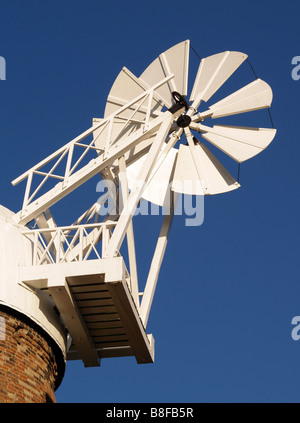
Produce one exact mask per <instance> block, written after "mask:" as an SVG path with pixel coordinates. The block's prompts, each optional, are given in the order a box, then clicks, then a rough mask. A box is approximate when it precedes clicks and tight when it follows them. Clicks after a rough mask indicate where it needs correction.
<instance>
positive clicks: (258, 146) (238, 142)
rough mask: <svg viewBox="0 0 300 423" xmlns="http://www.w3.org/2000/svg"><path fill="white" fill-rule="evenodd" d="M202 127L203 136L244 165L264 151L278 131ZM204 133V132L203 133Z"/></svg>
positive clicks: (234, 127)
mask: <svg viewBox="0 0 300 423" xmlns="http://www.w3.org/2000/svg"><path fill="white" fill-rule="evenodd" d="M199 126H200V127H201V135H202V137H203V138H205V139H206V140H207V141H209V142H211V143H212V144H214V145H215V146H216V147H218V148H219V149H220V150H222V151H223V152H224V153H226V154H228V155H229V156H230V157H232V158H233V159H234V160H236V161H237V162H239V163H242V162H243V161H245V160H248V159H250V158H251V157H254V156H255V155H256V154H258V153H260V152H261V151H263V150H264V149H265V148H266V147H267V146H268V145H269V144H270V142H271V141H272V140H273V138H274V137H275V134H276V129H268V128H245V127H239V126H218V125H215V126H214V127H213V128H209V127H207V126H204V125H199ZM202 131H203V132H202Z"/></svg>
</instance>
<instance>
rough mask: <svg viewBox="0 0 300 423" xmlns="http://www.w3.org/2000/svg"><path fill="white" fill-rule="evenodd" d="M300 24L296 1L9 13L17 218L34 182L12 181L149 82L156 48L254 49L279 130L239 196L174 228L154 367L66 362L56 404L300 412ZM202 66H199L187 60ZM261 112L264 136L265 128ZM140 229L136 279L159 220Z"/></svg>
mask: <svg viewBox="0 0 300 423" xmlns="http://www.w3.org/2000/svg"><path fill="white" fill-rule="evenodd" d="M299 14H300V5H299V4H298V3H297V2H295V1H287V2H285V3H284V5H283V3H282V2H281V1H265V0H260V1H258V0H253V1H252V2H246V1H230V0H228V1H218V0H216V1H214V2H201V1H190V2H182V1H177V0H173V1H169V0H164V1H157V0H153V1H151V2H141V1H137V0H127V1H120V0H115V1H110V2H103V1H96V0H86V1H78V0H72V1H71V0H64V1H58V0H52V1H43V2H41V1H37V0H28V1H26V2H24V1H17V0H10V1H9V2H5V4H4V2H3V4H1V8H0V19H1V20H0V22H1V24H0V56H3V57H5V59H6V63H7V80H6V81H0V139H1V155H0V175H1V176H0V192H1V201H0V202H1V204H3V205H4V206H6V207H8V208H10V209H11V210H13V211H15V212H17V211H18V210H19V209H20V207H21V205H22V198H21V195H22V193H23V189H24V187H21V186H18V187H16V188H13V187H12V186H11V185H10V182H11V180H13V179H14V178H15V177H17V176H18V175H20V174H21V173H22V172H23V171H25V170H27V169H28V168H30V167H31V166H32V165H34V164H35V163H37V162H38V161H40V160H41V159H43V158H44V157H46V156H47V155H48V154H50V153H52V152H53V151H55V150H56V149H58V148H59V147H60V146H61V145H63V144H65V143H66V142H67V141H69V140H70V139H72V138H73V137H75V136H76V135H78V134H79V133H80V132H82V131H83V130H85V129H86V128H88V127H89V126H90V124H91V119H92V118H93V117H102V116H103V111H104V107H105V102H106V97H107V94H108V92H109V90H110V87H111V85H112V83H113V81H114V79H115V77H116V76H117V74H118V73H119V71H120V70H121V68H122V67H123V66H126V67H128V68H129V69H130V70H131V71H132V72H133V73H134V74H136V75H137V76H139V75H140V74H141V73H142V71H143V70H144V69H145V68H146V66H147V65H148V64H149V63H150V62H151V61H152V60H153V59H154V58H155V57H156V56H157V55H159V54H160V53H161V52H163V51H165V50H166V49H168V48H169V47H171V46H173V45H174V44H176V43H178V42H180V41H183V40H185V39H190V40H191V44H192V46H193V47H194V49H195V50H196V51H197V53H198V54H199V55H200V56H201V57H205V56H209V55H211V54H214V53H218V52H222V51H225V50H236V51H242V52H245V53H247V54H248V55H249V59H250V61H251V63H252V65H253V67H254V69H255V71H256V73H257V74H258V76H259V77H261V78H262V79H264V80H266V81H267V82H268V83H269V84H270V85H271V87H272V89H273V93H274V100H273V104H272V109H271V111H272V117H273V121H274V125H275V127H276V128H277V129H278V133H277V135H276V138H275V140H274V141H273V143H272V144H271V145H270V147H269V148H268V149H267V150H266V151H264V152H263V153H262V154H260V155H259V156H257V157H255V158H253V159H251V160H249V161H248V162H246V163H245V164H243V165H242V167H241V179H240V182H241V185H242V188H241V189H239V190H236V191H234V192H232V193H229V194H224V195H221V196H215V197H211V198H207V199H206V200H205V219H204V224H203V225H202V226H199V227H196V228H193V227H190V228H188V227H185V225H184V218H183V217H180V216H178V217H176V218H175V221H174V224H173V228H172V232H171V236H170V240H169V244H168V247H167V252H166V255H165V259H164V262H163V266H162V269H161V273H160V277H159V283H158V288H157V291H156V295H155V299H154V304H153V307H152V311H151V315H150V320H149V324H148V328H147V331H148V333H152V334H153V336H154V338H155V342H156V360H155V363H154V364H152V365H150V364H148V365H137V364H136V362H135V359H134V358H122V359H107V360H103V361H102V365H101V367H100V368H92V369H85V368H84V366H83V365H82V363H81V362H72V363H69V362H68V363H67V368H66V374H65V378H64V380H63V382H62V384H61V386H60V388H59V389H58V390H57V392H56V398H57V401H58V402H94V403H99V402H104V403H106V402H116V403H118V402H299V399H300V387H299V379H300V360H299V358H300V341H298V342H296V341H294V340H293V339H292V338H291V330H292V325H291V320H292V318H293V317H294V316H296V315H300V278H299V252H300V251H299V250H300V249H299V235H300V234H299V208H300V201H299V181H300V170H299V157H300V138H299V128H300V119H299V117H300V112H299V111H300V104H299V103H300V81H294V80H293V79H292V77H291V71H292V65H291V61H292V58H293V57H294V56H297V55H300V43H299V41H300V40H299ZM191 60H192V61H193V64H194V65H192V66H194V67H195V66H196V64H197V57H196V55H193V53H192V52H191ZM244 66H245V70H244V72H245V75H246V73H247V72H248V74H247V75H248V76H247V77H249V78H250V80H252V79H253V78H252V75H251V69H250V68H249V67H248V68H247V65H246V64H244ZM195 69H196V67H195ZM241 75H244V74H241ZM241 78H244V76H241ZM245 78H246V76H245ZM192 79H193V77H192V76H191V80H192ZM236 88H240V86H237V87H236ZM261 113H262V114H261V115H260V116H259V125H261V126H267V127H268V126H270V122H269V120H268V116H267V112H266V111H261ZM255 116H256V115H255ZM257 116H258V115H257ZM247 119H248V118H246V117H245V121H244V122H245V126H246V125H247V124H248V120H247ZM228 124H229V121H228ZM232 169H233V174H234V176H235V173H234V172H236V167H233V168H232ZM232 169H230V170H232ZM80 193H81V194H80V195H81V197H79V203H81V204H83V203H85V201H86V204H87V206H89V205H90V204H91V202H92V201H94V199H96V198H97V197H96V195H97V194H96V192H95V183H94V182H93V183H92V184H90V185H89V189H87V190H84V191H82V190H81V191H80ZM76 204H77V205H78V200H77V203H76ZM62 207H64V206H62ZM57 209H58V214H59V213H62V211H61V210H60V209H59V207H58V208H57ZM143 219H144V221H142V222H140V220H138V221H137V224H136V228H137V229H136V230H137V231H138V233H139V238H140V239H139V240H138V241H139V242H140V244H139V249H138V253H137V254H138V259H139V270H140V272H141V278H142V277H143V276H145V274H146V270H147V265H148V260H150V256H149V254H151V248H152V246H153V245H152V243H151V242H152V241H151V242H148V239H152V238H151V233H152V232H153V231H154V230H156V229H154V228H157V230H158V226H156V224H159V222H158V219H159V218H157V221H155V220H156V219H155V218H149V224H148V222H147V219H148V218H147V217H144V218H143ZM71 222H72V219H71V218H70V220H68V216H67V217H66V219H65V223H66V224H68V223H71Z"/></svg>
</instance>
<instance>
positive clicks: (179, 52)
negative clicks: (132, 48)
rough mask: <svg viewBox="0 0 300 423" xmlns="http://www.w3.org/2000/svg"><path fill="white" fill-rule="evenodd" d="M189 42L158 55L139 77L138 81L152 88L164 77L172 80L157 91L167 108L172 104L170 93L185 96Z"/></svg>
mask: <svg viewBox="0 0 300 423" xmlns="http://www.w3.org/2000/svg"><path fill="white" fill-rule="evenodd" d="M189 50H190V41H189V40H186V41H183V42H181V43H179V44H176V45H175V46H173V47H171V48H170V49H169V50H167V51H165V52H164V53H162V54H160V55H159V56H158V57H157V59H155V60H154V61H153V62H152V63H151V64H150V65H149V66H148V67H147V69H146V70H145V71H144V72H143V73H142V75H141V76H140V78H139V79H140V80H141V81H143V82H144V83H146V84H147V85H148V86H150V87H152V86H153V85H155V84H156V83H158V82H159V81H161V80H162V79H164V78H165V77H166V76H168V75H171V74H174V75H175V76H174V78H173V79H171V80H170V81H169V82H168V83H167V84H164V85H163V86H162V87H160V88H159V89H158V90H157V93H158V94H159V95H160V97H161V98H163V100H164V102H165V104H166V106H167V107H171V105H172V104H173V103H174V100H173V97H172V91H177V92H179V93H180V94H181V95H184V96H185V95H187V84H188V65H189Z"/></svg>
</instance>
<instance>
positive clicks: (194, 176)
mask: <svg viewBox="0 0 300 423" xmlns="http://www.w3.org/2000/svg"><path fill="white" fill-rule="evenodd" d="M171 189H172V190H173V191H174V192H177V193H180V194H187V195H204V190H203V188H202V183H201V180H200V179H199V176H198V172H197V169H196V167H195V165H194V163H193V158H192V154H191V151H190V149H189V147H187V146H185V145H183V144H180V145H179V150H178V155H177V160H176V164H175V172H174V177H173V181H172V186H171Z"/></svg>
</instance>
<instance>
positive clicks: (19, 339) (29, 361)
mask: <svg viewBox="0 0 300 423" xmlns="http://www.w3.org/2000/svg"><path fill="white" fill-rule="evenodd" d="M19 317H20V316H18V317H16V315H15V317H14V316H12V315H11V314H10V313H9V314H8V313H7V311H3V310H1V309H0V403H46V402H56V400H55V395H54V390H55V384H56V381H57V377H58V373H59V371H58V367H57V362H56V357H55V355H54V352H53V350H52V348H51V347H50V346H49V344H48V343H47V341H46V340H45V338H44V337H43V336H41V334H40V333H38V332H37V330H36V329H35V328H33V327H31V326H29V325H28V323H29V322H27V323H24V321H22V320H20V319H19Z"/></svg>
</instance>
